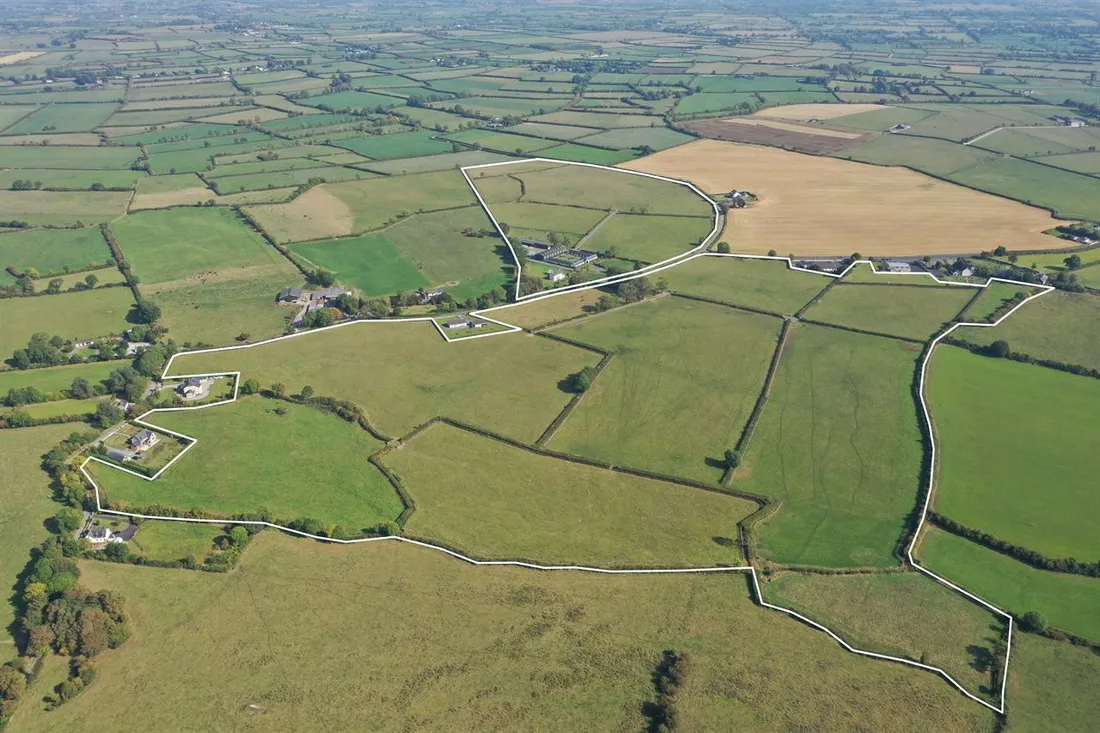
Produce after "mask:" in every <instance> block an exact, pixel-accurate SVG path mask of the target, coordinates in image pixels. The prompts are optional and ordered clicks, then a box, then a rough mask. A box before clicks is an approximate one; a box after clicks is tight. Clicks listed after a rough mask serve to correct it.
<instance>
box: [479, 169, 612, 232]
mask: <svg viewBox="0 0 1100 733" xmlns="http://www.w3.org/2000/svg"><path fill="white" fill-rule="evenodd" d="M513 180H514V179H511V178H489V179H487V181H488V182H489V183H488V185H489V186H493V185H494V183H493V182H503V181H508V182H513ZM476 185H477V186H482V185H486V184H482V183H477V184H476ZM492 211H493V216H494V217H496V220H497V221H500V222H504V223H505V224H508V225H509V226H511V227H517V228H519V229H537V230H540V231H543V232H551V231H552V232H557V233H559V234H569V235H572V240H573V242H574V243H576V241H577V240H578V239H580V238H581V237H583V236H584V235H585V234H586V233H587V232H588V231H589V230H590V229H591V228H592V227H594V226H596V224H597V223H599V221H600V220H601V219H603V218H604V216H605V215H606V214H605V213H604V212H602V211H595V210H593V209H580V208H576V207H573V206H569V205H555V204H552V203H547V204H534V203H527V202H519V203H499V204H493V206H492Z"/></svg>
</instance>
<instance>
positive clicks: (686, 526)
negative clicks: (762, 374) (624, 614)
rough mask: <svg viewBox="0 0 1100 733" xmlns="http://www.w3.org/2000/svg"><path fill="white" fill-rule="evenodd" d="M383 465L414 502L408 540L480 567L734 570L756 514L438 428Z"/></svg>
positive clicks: (718, 498) (709, 495)
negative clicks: (745, 523) (458, 554)
mask: <svg viewBox="0 0 1100 733" xmlns="http://www.w3.org/2000/svg"><path fill="white" fill-rule="evenodd" d="M383 463H385V464H386V466H387V467H389V468H390V469H391V470H392V471H393V472H394V473H395V474H396V475H398V476H399V477H400V478H401V481H402V486H404V488H405V490H406V491H408V492H409V493H410V494H411V495H412V497H413V499H414V500H415V501H416V504H417V509H416V511H415V512H414V513H413V514H412V516H411V517H410V519H409V521H408V523H407V524H406V526H405V532H406V533H407V534H408V535H410V536H412V537H416V538H418V539H425V540H428V541H430V542H438V543H441V544H443V545H446V546H448V547H455V548H458V549H461V550H462V551H463V552H466V553H469V554H472V555H474V556H476V557H481V558H490V559H515V558H524V559H527V560H531V561H534V562H539V563H570V564H581V565H599V566H609V565H610V566H623V565H646V566H653V565H657V566H677V567H679V566H685V565H703V566H713V565H720V564H728V565H739V564H741V563H742V561H743V560H742V555H741V551H740V548H739V547H737V546H736V545H734V544H733V543H734V541H735V540H736V538H737V523H738V522H739V521H740V520H741V519H743V518H744V517H746V516H748V515H749V514H751V513H752V512H753V511H755V510H756V505H755V504H754V503H752V502H749V501H745V500H743V499H738V498H736V497H732V496H722V495H721V494H717V493H713V492H708V491H702V490H699V489H693V488H690V487H686V486H680V485H677V484H672V483H664V482H660V481H653V480H650V479H643V478H638V477H635V476H629V475H626V474H621V473H615V472H613V471H608V470H606V469H601V468H593V467H592V466H585V465H583V464H577V463H570V462H569V461H563V460H560V459H557V458H550V457H547V456H540V455H537V454H535V453H529V452H527V451H524V450H522V449H519V448H515V447H512V446H509V445H506V444H504V443H500V442H497V441H494V440H491V439H488V438H484V437H481V436H479V435H476V434H474V433H469V432H466V431H464V430H459V429H457V428H453V427H450V426H448V425H442V424H437V425H433V426H432V427H430V428H428V429H427V430H426V431H425V432H423V433H420V434H419V435H417V436H416V437H415V438H413V439H412V440H411V441H409V442H408V443H406V444H405V445H403V446H402V447H401V449H400V450H397V451H394V452H391V453H389V454H387V455H386V456H385V457H384V458H383ZM441 476H447V477H448V480H447V481H445V482H443V481H440V477H441Z"/></svg>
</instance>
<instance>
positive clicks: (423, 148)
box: [336, 130, 452, 160]
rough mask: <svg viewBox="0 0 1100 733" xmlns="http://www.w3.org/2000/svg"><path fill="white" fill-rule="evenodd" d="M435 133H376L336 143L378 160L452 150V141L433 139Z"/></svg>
mask: <svg viewBox="0 0 1100 733" xmlns="http://www.w3.org/2000/svg"><path fill="white" fill-rule="evenodd" d="M435 135H436V133H435V132H432V131H428V130H424V131H417V132H400V133H397V134H395V135H374V136H371V137H358V138H352V139H349V140H340V141H338V142H337V143H336V144H337V145H338V146H339V147H341V148H347V149H348V150H351V151H352V152H355V153H359V154H360V155H365V156H367V157H368V158H374V159H376V160H390V159H392V158H409V157H413V156H417V155H434V154H435V153H449V152H452V151H451V143H449V142H447V141H446V140H435V139H433V138H434V136H435Z"/></svg>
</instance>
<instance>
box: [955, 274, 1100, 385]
mask: <svg viewBox="0 0 1100 733" xmlns="http://www.w3.org/2000/svg"><path fill="white" fill-rule="evenodd" d="M951 335H952V336H955V337H957V338H960V339H963V340H965V341H970V342H972V343H975V344H981V345H985V344H989V343H992V342H993V341H996V340H1004V341H1007V342H1008V345H1009V348H1010V349H1011V350H1012V351H1016V352H1019V353H1022V354H1028V355H1030V356H1033V357H1035V358H1036V359H1050V360H1053V361H1060V362H1063V363H1066V364H1077V365H1080V366H1085V367H1089V368H1092V369H1100V298H1097V297H1096V296H1094V295H1086V294H1079V293H1064V292H1052V293H1047V294H1046V295H1044V296H1042V297H1040V298H1037V299H1036V300H1034V301H1033V302H1031V303H1028V304H1027V305H1025V306H1024V307H1023V308H1021V309H1020V310H1018V311H1016V312H1015V313H1013V314H1012V315H1011V316H1009V317H1008V318H1006V319H1005V320H1004V321H1002V322H1001V324H1000V325H998V326H996V327H994V328H983V327H977V326H975V327H970V328H959V329H956V330H955V332H954V333H953V334H951Z"/></svg>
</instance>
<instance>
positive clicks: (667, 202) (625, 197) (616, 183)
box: [510, 165, 714, 219]
mask: <svg viewBox="0 0 1100 733" xmlns="http://www.w3.org/2000/svg"><path fill="white" fill-rule="evenodd" d="M510 172H511V171H510ZM514 175H515V176H516V177H517V178H519V179H521V180H522V181H523V182H524V184H525V185H526V187H527V193H526V195H525V196H524V199H523V200H524V201H528V202H532V203H548V204H558V205H563V206H583V207H589V208H595V209H603V210H605V211H606V210H609V209H616V210H618V211H626V212H631V211H633V212H635V213H646V214H675V215H678V216H698V217H706V218H708V219H709V218H712V217H713V215H714V214H713V209H712V208H711V206H710V205H709V204H708V203H707V202H706V201H705V200H704V199H703V198H702V197H701V196H700V195H699V194H697V193H695V192H694V191H692V190H691V189H690V188H688V187H686V186H679V185H676V184H674V183H668V182H667V181H659V180H656V179H653V178H647V177H645V176H639V175H632V174H628V173H618V172H615V171H609V170H604V169H601V168H586V167H582V166H576V165H562V166H557V167H554V168H546V169H543V170H536V171H529V172H516V173H514Z"/></svg>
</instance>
